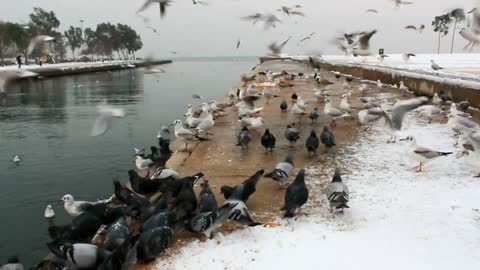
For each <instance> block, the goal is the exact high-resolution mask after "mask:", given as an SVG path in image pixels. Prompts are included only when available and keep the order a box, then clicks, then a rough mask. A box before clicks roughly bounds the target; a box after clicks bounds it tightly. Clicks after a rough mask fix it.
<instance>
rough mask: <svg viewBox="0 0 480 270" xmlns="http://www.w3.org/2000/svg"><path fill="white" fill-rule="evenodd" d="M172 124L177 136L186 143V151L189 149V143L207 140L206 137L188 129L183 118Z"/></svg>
mask: <svg viewBox="0 0 480 270" xmlns="http://www.w3.org/2000/svg"><path fill="white" fill-rule="evenodd" d="M172 125H174V126H175V137H176V138H177V139H179V140H181V141H183V142H184V143H185V151H187V150H188V144H189V143H192V142H198V141H205V140H206V139H204V138H201V137H198V136H197V135H195V134H193V132H192V131H190V130H188V129H186V128H184V127H183V125H182V121H181V120H178V119H177V120H175V121H173V123H172Z"/></svg>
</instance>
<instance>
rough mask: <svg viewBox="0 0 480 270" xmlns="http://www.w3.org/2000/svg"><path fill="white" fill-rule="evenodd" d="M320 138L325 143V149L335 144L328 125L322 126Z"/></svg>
mask: <svg viewBox="0 0 480 270" xmlns="http://www.w3.org/2000/svg"><path fill="white" fill-rule="evenodd" d="M320 140H321V141H322V143H323V144H324V145H325V147H326V148H327V149H329V148H331V147H333V146H335V145H336V144H335V137H334V136H333V133H332V132H331V131H330V130H328V127H323V131H322V134H321V135H320Z"/></svg>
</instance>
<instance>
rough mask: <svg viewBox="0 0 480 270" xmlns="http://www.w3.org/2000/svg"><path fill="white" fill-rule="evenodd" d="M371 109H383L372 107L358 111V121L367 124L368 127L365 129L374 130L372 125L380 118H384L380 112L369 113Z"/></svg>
mask: <svg viewBox="0 0 480 270" xmlns="http://www.w3.org/2000/svg"><path fill="white" fill-rule="evenodd" d="M370 110H377V111H378V110H381V109H380V108H371V109H365V110H361V111H359V112H358V115H357V116H358V122H360V124H362V125H365V126H367V128H366V129H365V131H369V130H372V125H373V124H375V123H376V122H378V121H379V120H380V118H382V117H381V116H380V115H378V114H371V113H369V111H370Z"/></svg>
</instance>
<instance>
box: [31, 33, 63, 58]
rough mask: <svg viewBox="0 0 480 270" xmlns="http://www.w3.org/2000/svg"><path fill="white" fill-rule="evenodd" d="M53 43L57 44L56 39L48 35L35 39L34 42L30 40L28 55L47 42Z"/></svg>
mask: <svg viewBox="0 0 480 270" xmlns="http://www.w3.org/2000/svg"><path fill="white" fill-rule="evenodd" d="M50 41H52V42H53V43H57V41H56V40H55V38H54V37H51V36H47V35H39V36H36V37H34V38H33V39H32V40H30V43H29V44H28V48H27V53H28V54H31V53H32V51H33V50H34V49H35V48H37V47H38V46H39V45H41V46H43V44H45V43H46V42H50Z"/></svg>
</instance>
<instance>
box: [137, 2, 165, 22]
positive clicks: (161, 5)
mask: <svg viewBox="0 0 480 270" xmlns="http://www.w3.org/2000/svg"><path fill="white" fill-rule="evenodd" d="M171 2H172V0H146V1H145V3H144V4H143V6H141V7H140V8H139V9H138V10H137V13H139V12H143V11H145V10H146V9H147V8H149V7H150V6H151V5H152V4H154V3H158V4H159V6H160V17H161V18H163V17H164V16H165V12H166V9H167V7H168V6H169V5H170V3H171Z"/></svg>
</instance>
